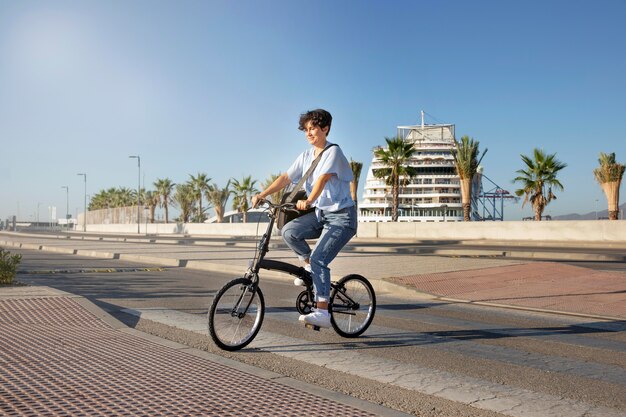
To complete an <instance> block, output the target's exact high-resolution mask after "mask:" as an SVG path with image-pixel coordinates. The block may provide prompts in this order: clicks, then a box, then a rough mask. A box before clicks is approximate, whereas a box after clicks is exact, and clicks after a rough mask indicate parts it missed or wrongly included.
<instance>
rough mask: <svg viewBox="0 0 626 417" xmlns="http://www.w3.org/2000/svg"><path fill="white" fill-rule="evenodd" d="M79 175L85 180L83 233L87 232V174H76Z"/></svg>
mask: <svg viewBox="0 0 626 417" xmlns="http://www.w3.org/2000/svg"><path fill="white" fill-rule="evenodd" d="M76 175H81V176H83V177H84V179H85V201H84V211H83V232H87V174H85V173H82V174H76Z"/></svg>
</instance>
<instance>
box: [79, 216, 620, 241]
mask: <svg viewBox="0 0 626 417" xmlns="http://www.w3.org/2000/svg"><path fill="white" fill-rule="evenodd" d="M146 226H147V233H148V234H189V235H214V236H256V235H257V234H261V233H263V232H264V231H265V227H266V224H265V223H261V224H259V225H258V227H257V224H256V223H219V224H198V223H188V224H176V223H169V224H148V225H146V224H142V225H141V227H140V232H141V233H143V234H145V233H146ZM87 231H89V232H104V233H137V225H136V224H134V225H133V224H106V225H104V224H100V225H94V224H88V225H87ZM357 237H360V238H370V239H376V238H380V239H415V240H472V239H487V240H536V241H544V242H545V241H572V242H575V241H581V242H582V241H585V242H626V221H622V220H617V221H609V220H581V221H542V222H535V221H506V222H450V223H441V222H439V223H359V230H358V233H357Z"/></svg>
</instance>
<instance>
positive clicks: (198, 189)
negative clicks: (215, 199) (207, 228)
mask: <svg viewBox="0 0 626 417" xmlns="http://www.w3.org/2000/svg"><path fill="white" fill-rule="evenodd" d="M189 177H191V179H190V181H189V183H190V184H191V186H192V188H193V193H194V196H195V197H196V200H197V201H198V212H197V214H196V221H197V222H199V223H202V222H203V221H204V220H205V218H204V211H203V210H202V197H203V196H204V193H205V192H206V191H207V190H208V189H209V181H211V178H209V177H207V174H205V173H204V172H199V173H198V175H197V176H195V177H194V176H193V175H189Z"/></svg>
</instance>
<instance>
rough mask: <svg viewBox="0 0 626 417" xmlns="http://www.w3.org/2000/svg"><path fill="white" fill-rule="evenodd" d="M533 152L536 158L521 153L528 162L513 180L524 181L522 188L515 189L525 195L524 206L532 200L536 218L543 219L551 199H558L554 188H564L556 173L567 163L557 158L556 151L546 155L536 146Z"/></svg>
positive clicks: (519, 195)
mask: <svg viewBox="0 0 626 417" xmlns="http://www.w3.org/2000/svg"><path fill="white" fill-rule="evenodd" d="M533 154H534V159H531V158H530V157H528V156H526V155H521V157H522V161H524V163H525V164H526V169H520V170H518V171H516V172H517V173H518V174H519V176H517V177H516V178H515V179H514V180H513V182H521V183H522V188H520V189H518V190H516V191H515V194H516V195H517V196H518V197H521V196H522V195H524V202H523V203H522V207H524V204H526V202H527V201H530V203H531V204H532V205H533V210H534V211H535V220H536V221H541V215H542V214H543V210H544V209H545V208H546V206H547V205H548V204H549V203H550V201H552V200H555V199H556V196H555V195H554V193H553V192H552V188H553V187H554V188H558V189H560V190H563V185H562V184H561V183H560V182H559V180H558V179H557V178H556V175H557V173H558V172H559V171H560V170H562V169H563V168H565V167H566V166H567V164H565V163H563V162H560V161H559V160H557V159H556V153H554V154H552V155H546V154H545V153H544V152H543V150H540V149H537V148H535V150H534V151H533Z"/></svg>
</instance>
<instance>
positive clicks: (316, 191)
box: [296, 174, 335, 210]
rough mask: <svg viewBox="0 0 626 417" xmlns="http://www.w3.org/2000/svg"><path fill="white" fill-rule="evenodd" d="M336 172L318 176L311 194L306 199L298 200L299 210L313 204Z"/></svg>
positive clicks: (297, 206)
mask: <svg viewBox="0 0 626 417" xmlns="http://www.w3.org/2000/svg"><path fill="white" fill-rule="evenodd" d="M333 175H335V174H322V175H320V176H319V177H318V178H317V181H315V184H313V189H312V190H311V194H310V195H309V196H307V199H306V200H298V202H297V203H296V208H297V209H298V210H306V209H308V208H309V207H310V206H311V204H312V203H313V202H314V201H315V200H317V197H319V196H320V194H321V193H322V190H323V189H324V187H325V186H326V183H327V182H328V181H329V180H330V179H331V178H332V176H333Z"/></svg>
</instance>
